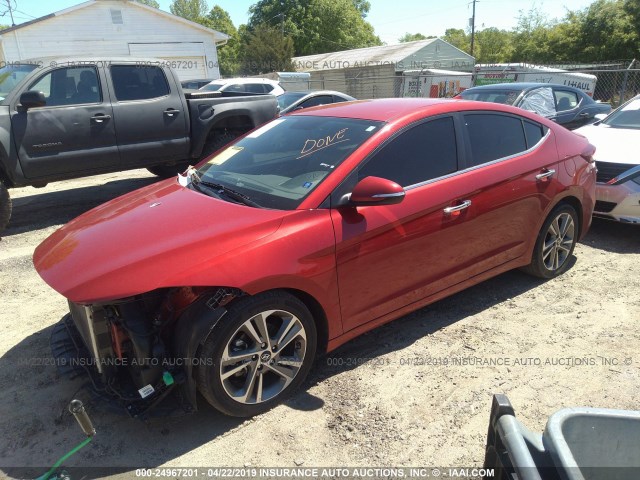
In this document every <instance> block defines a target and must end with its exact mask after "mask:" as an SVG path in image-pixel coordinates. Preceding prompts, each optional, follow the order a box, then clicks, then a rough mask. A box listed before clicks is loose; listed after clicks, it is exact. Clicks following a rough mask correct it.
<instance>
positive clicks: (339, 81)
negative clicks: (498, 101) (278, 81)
mask: <svg viewBox="0 0 640 480" xmlns="http://www.w3.org/2000/svg"><path fill="white" fill-rule="evenodd" d="M292 61H293V65H294V68H295V69H296V70H297V71H299V72H309V73H310V74H311V80H310V84H311V88H321V89H328V90H338V91H341V92H344V93H347V94H349V95H351V96H353V97H355V98H358V99H362V98H383V97H399V96H401V95H402V88H403V87H402V80H403V78H402V74H403V72H404V71H406V70H424V69H446V70H454V71H462V72H472V71H473V65H474V63H475V59H474V58H473V57H472V56H471V55H469V54H467V53H465V52H463V51H462V50H459V49H458V48H456V47H454V46H453V45H451V44H450V43H448V42H445V41H444V40H442V39H440V38H430V39H427V40H418V41H416V42H405V43H399V44H397V45H383V46H380V47H368V48H357V49H353V50H344V51H341V52H330V53H321V54H317V55H307V56H304V57H294V58H293V59H292Z"/></svg>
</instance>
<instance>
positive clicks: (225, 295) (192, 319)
mask: <svg viewBox="0 0 640 480" xmlns="http://www.w3.org/2000/svg"><path fill="white" fill-rule="evenodd" d="M242 295H243V292H242V291H240V290H238V289H233V288H224V287H219V288H209V287H195V288H191V287H180V288H169V289H160V290H155V291H153V292H149V293H145V294H142V295H136V296H134V297H129V298H125V299H121V300H115V301H111V302H109V303H106V304H93V305H79V304H75V303H72V302H69V310H70V314H69V315H66V316H65V317H64V318H63V319H62V320H61V322H60V323H59V324H58V325H57V326H56V327H55V328H54V331H53V333H52V335H51V349H52V352H53V355H54V356H55V357H56V358H57V363H58V365H59V367H61V368H60V370H61V372H62V373H71V372H74V373H77V372H79V371H82V372H84V373H86V374H88V375H89V377H90V378H91V389H92V390H93V393H95V394H97V396H99V397H100V398H104V399H106V400H108V401H109V403H110V404H111V405H117V406H118V407H120V408H123V409H124V410H126V412H127V413H128V414H129V415H131V416H133V417H145V416H146V415H147V414H148V413H149V412H150V411H151V410H155V409H156V408H157V407H158V406H159V405H160V404H167V405H164V411H167V412H168V411H169V410H171V413H165V414H174V415H175V414H182V413H190V412H194V411H196V410H197V402H196V383H195V379H194V371H195V369H197V367H198V365H200V364H202V362H209V365H210V364H211V362H212V361H213V359H211V358H200V356H199V347H200V345H201V344H202V343H203V342H204V341H205V340H206V338H207V336H208V335H209V333H210V332H211V329H212V328H213V327H214V326H215V325H216V324H217V322H218V321H219V320H220V319H221V318H222V317H223V315H224V314H225V313H226V309H225V308H224V307H225V305H227V304H228V303H229V302H231V301H232V300H234V299H235V298H237V297H239V296H242ZM169 397H171V398H172V402H168V401H167V402H165V401H164V400H165V399H166V400H168V398H169ZM168 405H170V406H169V407H167V406H168ZM156 413H157V412H156Z"/></svg>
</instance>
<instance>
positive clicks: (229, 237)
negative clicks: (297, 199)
mask: <svg viewBox="0 0 640 480" xmlns="http://www.w3.org/2000/svg"><path fill="white" fill-rule="evenodd" d="M286 214H287V212H283V211H279V210H266V209H259V208H252V207H247V206H244V205H237V204H234V203H229V202H225V201H222V200H218V199H216V198H212V197H208V196H206V195H203V194H201V193H198V192H195V191H192V190H189V189H187V188H183V187H181V186H180V185H178V184H177V183H176V182H175V180H168V181H165V182H160V183H157V184H154V185H150V186H148V187H145V188H142V189H140V190H137V191H135V192H131V193H129V194H127V195H124V196H122V197H120V198H117V199H115V200H113V201H111V202H108V203H105V204H104V205H101V206H99V207H96V208H94V209H93V210H90V211H88V212H87V213H85V214H83V215H81V216H79V217H78V218H76V219H75V220H72V221H71V222H69V223H68V224H67V225H65V226H64V227H62V228H60V229H59V230H57V231H56V232H55V233H54V234H53V235H51V236H50V237H49V238H47V239H46V240H45V241H44V242H42V243H41V244H40V245H39V246H38V248H36V250H35V253H34V255H33V262H34V265H35V267H36V270H37V271H38V273H39V274H40V276H42V278H43V279H44V280H45V281H46V282H47V283H48V284H49V285H51V287H53V288H54V289H55V290H56V291H58V292H60V293H61V294H62V295H64V296H65V297H67V298H68V299H70V300H71V301H73V302H81V303H91V302H95V301H105V300H112V299H115V298H122V297H128V296H131V295H135V294H139V293H144V292H148V291H151V290H154V289H156V288H161V287H169V286H182V285H186V284H185V283H182V282H184V281H186V279H187V278H189V277H192V276H193V274H194V273H196V272H199V271H201V270H202V269H204V268H205V267H204V265H206V264H207V263H208V260H210V259H212V258H213V257H217V256H219V255H222V254H224V253H226V252H229V251H230V250H233V249H236V248H239V247H242V246H243V245H247V244H249V243H251V242H255V241H257V240H259V239H261V238H264V237H266V236H268V235H271V234H273V233H274V232H276V231H277V230H278V227H279V226H280V224H281V222H282V218H283V217H284V216H286ZM189 285H190V284H189Z"/></svg>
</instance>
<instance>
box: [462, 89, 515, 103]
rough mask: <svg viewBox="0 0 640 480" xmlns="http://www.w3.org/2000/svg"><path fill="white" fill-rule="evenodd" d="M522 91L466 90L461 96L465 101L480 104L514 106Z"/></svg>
mask: <svg viewBox="0 0 640 480" xmlns="http://www.w3.org/2000/svg"><path fill="white" fill-rule="evenodd" d="M520 92H522V90H488V89H487V90H484V89H483V90H477V91H475V92H473V91H471V92H470V91H469V90H465V91H463V92H462V93H461V94H460V95H461V96H462V98H464V99H465V100H476V101H478V102H491V103H504V104H505V105H513V103H514V102H515V101H516V99H517V98H518V96H519V95H520Z"/></svg>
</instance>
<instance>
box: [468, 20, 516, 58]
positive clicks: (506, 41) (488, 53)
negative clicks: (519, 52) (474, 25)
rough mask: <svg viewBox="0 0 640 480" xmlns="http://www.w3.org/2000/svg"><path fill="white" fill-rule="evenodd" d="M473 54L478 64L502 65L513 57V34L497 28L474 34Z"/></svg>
mask: <svg viewBox="0 0 640 480" xmlns="http://www.w3.org/2000/svg"><path fill="white" fill-rule="evenodd" d="M474 47H475V48H476V49H475V50H474V53H475V54H476V61H477V62H478V63H504V62H507V61H509V60H510V59H511V57H512V55H513V51H514V48H513V33H511V32H508V31H507V30H500V29H498V28H493V27H491V28H485V29H484V30H481V31H479V32H476V39H475V45H474Z"/></svg>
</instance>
